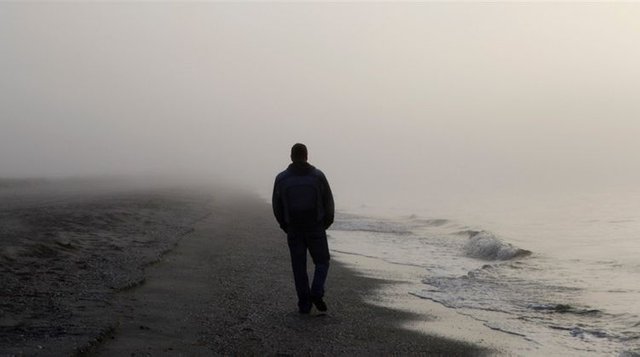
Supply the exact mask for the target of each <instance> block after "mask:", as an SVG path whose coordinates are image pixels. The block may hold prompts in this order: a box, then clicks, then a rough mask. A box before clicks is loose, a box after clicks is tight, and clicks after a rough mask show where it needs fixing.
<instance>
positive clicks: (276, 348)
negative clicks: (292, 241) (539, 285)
mask: <svg viewBox="0 0 640 357" xmlns="http://www.w3.org/2000/svg"><path fill="white" fill-rule="evenodd" d="M215 197H216V198H215V199H214V202H213V205H212V208H211V214H210V215H209V216H208V217H207V218H205V219H203V220H201V221H199V222H198V223H197V224H196V226H195V227H194V228H195V229H194V231H193V232H192V233H190V234H188V235H187V236H185V237H183V239H182V240H181V241H180V243H179V244H178V245H177V247H176V248H175V249H174V250H173V251H171V252H170V253H168V254H166V255H165V256H164V258H163V260H162V261H160V262H159V263H157V264H155V265H153V266H152V267H149V268H148V269H147V271H146V280H145V283H144V285H142V286H140V287H137V288H135V289H132V290H129V291H126V292H123V293H120V294H119V296H118V299H117V302H116V305H117V306H118V308H117V316H116V317H115V318H116V320H117V324H116V327H115V328H114V330H113V332H112V333H111V334H110V335H109V336H107V337H106V338H105V340H103V341H102V343H100V344H98V345H96V346H95V347H94V348H92V349H89V350H87V351H86V353H87V354H89V355H99V356H124V355H126V356H139V355H152V356H157V355H172V356H174V355H184V356H208V355H212V354H218V355H390V354H394V355H446V356H464V355H470V356H478V355H485V354H487V353H489V352H491V351H488V350H486V349H484V348H481V347H478V346H476V345H473V344H471V343H468V342H459V341H456V340H452V339H448V338H443V337H437V336H432V335H429V334H428V333H424V332H417V331H413V330H409V329H406V328H403V327H402V326H403V325H405V324H406V323H408V322H410V321H417V320H419V321H428V320H431V319H435V317H434V316H428V315H424V314H413V313H409V312H403V311H400V310H397V309H392V308H388V307H383V306H379V305H377V304H375V303H373V302H372V301H369V297H370V296H372V294H373V293H374V292H375V291H376V290H379V289H380V288H381V287H383V286H385V285H389V284H394V282H392V281H387V280H379V279H374V278H371V277H365V276H362V275H359V274H357V273H355V272H354V271H353V270H350V269H347V268H345V267H344V266H343V265H342V264H340V263H338V262H336V261H335V260H334V261H333V262H332V266H331V270H330V275H329V280H328V284H327V295H326V301H327V304H328V305H329V312H328V314H326V315H319V314H318V313H317V311H315V310H314V311H313V312H312V314H311V315H307V316H305V315H300V314H298V312H297V306H296V301H295V291H294V288H293V282H292V277H291V271H290V266H289V257H288V250H287V247H286V241H285V236H284V234H283V233H282V232H281V231H279V229H277V225H276V224H275V222H274V219H273V217H272V214H271V209H270V207H269V206H268V205H267V204H266V203H265V202H264V201H262V200H260V199H259V198H257V197H252V196H248V195H229V194H227V195H224V197H223V196H220V195H218V196H215Z"/></svg>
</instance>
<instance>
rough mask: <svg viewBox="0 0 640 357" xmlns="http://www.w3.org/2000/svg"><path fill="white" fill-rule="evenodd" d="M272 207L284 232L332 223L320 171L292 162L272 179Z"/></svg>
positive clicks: (330, 204) (329, 200) (330, 197)
mask: <svg viewBox="0 0 640 357" xmlns="http://www.w3.org/2000/svg"><path fill="white" fill-rule="evenodd" d="M273 210H274V214H275V216H276V219H277V220H278V223H280V227H282V228H283V229H284V230H285V231H288V230H289V229H291V230H294V231H318V230H325V229H327V228H328V227H329V226H330V225H331V224H332V223H333V217H334V204H333V195H332V193H331V188H330V187H329V183H328V182H327V179H326V177H325V176H324V174H323V173H322V171H320V170H318V169H316V168H315V167H313V166H312V165H310V164H309V163H307V162H294V163H292V164H291V165H289V167H288V168H287V169H286V170H285V171H283V172H281V173H280V174H279V175H278V176H277V177H276V180H275V184H274V190H273Z"/></svg>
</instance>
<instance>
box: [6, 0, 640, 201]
mask: <svg viewBox="0 0 640 357" xmlns="http://www.w3.org/2000/svg"><path fill="white" fill-rule="evenodd" d="M639 18H640V5H638V4H570V3H567V4H548V3H546V4H545V3H540V4H508V3H502V4H471V3H459V4H452V3H426V4H367V3H357V4H302V3H298V4H255V3H254V4H247V3H219V4H213V3H188V4H178V3H174V4H166V3H165V4H158V3H118V4H109V3H85V4H81V3H39V4H38V3H22V4H21V3H0V74H1V79H0V177H20V176H68V175H95V174H139V173H158V174H162V173H184V174H188V175H203V176H209V175H211V176H222V177H227V178H232V179H233V180H235V181H237V182H239V183H243V184H247V185H250V186H252V187H255V188H256V189H258V190H259V191H263V192H266V191H268V190H270V189H271V185H272V183H273V176H274V175H275V174H276V173H277V172H278V171H280V170H282V169H284V167H285V166H286V165H287V164H288V154H289V148H290V147H291V145H292V144H293V143H295V142H303V143H306V144H307V145H308V147H309V150H310V161H311V162H312V163H313V164H316V165H317V166H318V167H320V168H321V169H323V171H325V173H326V174H327V176H328V177H329V179H330V181H331V183H332V185H333V188H334V191H336V196H337V197H341V198H344V199H349V200H353V201H354V202H356V201H357V202H366V201H367V200H370V199H375V198H377V199H382V197H386V198H388V197H407V198H411V197H413V198H415V196H416V193H417V192H420V193H426V192H439V191H446V192H452V191H456V192H475V191H492V190H502V189H507V188H508V189H514V188H515V189H516V190H517V189H527V190H528V189H553V188H559V189H562V188H564V187H573V186H580V187H585V189H588V188H589V187H592V186H603V185H604V186H606V185H619V184H633V183H634V182H636V181H637V180H639V179H640V158H639V157H638V153H639V152H640V141H639V140H638V138H637V137H638V133H640V115H639V114H640V100H639V99H638V94H639V93H640V66H639V65H638V64H639V63H640V46H639V44H640V22H639V21H638V19H639ZM386 198H385V199H386Z"/></svg>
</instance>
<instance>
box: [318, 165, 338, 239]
mask: <svg viewBox="0 0 640 357" xmlns="http://www.w3.org/2000/svg"><path fill="white" fill-rule="evenodd" d="M321 182H322V186H323V189H322V205H323V207H324V229H329V227H331V225H332V224H333V219H334V216H335V204H334V202H333V193H332V192H331V187H330V186H329V181H327V178H326V177H325V176H324V174H321Z"/></svg>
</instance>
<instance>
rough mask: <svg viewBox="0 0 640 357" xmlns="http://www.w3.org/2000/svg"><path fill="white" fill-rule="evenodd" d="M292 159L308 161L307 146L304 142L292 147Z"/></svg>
mask: <svg viewBox="0 0 640 357" xmlns="http://www.w3.org/2000/svg"><path fill="white" fill-rule="evenodd" d="M291 161H293V162H299V161H307V147H306V146H305V145H304V144H300V143H297V144H295V145H293V146H292V147H291Z"/></svg>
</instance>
